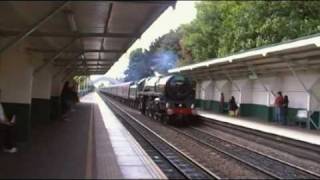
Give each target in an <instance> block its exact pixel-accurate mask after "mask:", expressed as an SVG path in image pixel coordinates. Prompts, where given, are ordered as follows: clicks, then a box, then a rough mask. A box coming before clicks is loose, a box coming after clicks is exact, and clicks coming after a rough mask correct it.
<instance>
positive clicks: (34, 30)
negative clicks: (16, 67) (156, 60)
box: [0, 0, 176, 74]
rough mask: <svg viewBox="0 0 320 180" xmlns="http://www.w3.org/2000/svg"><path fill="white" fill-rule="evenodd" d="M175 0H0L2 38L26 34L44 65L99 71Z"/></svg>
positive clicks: (106, 68) (68, 70) (69, 69)
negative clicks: (40, 55)
mask: <svg viewBox="0 0 320 180" xmlns="http://www.w3.org/2000/svg"><path fill="white" fill-rule="evenodd" d="M175 3H176V1H175V0H172V1H83V2H81V1H71V2H61V1H38V2H36V1H31V2H27V1H26V2H23V1H21V2H19V1H2V2H1V3H0V5H1V6H0V16H1V17H2V18H1V19H0V38H1V41H2V42H10V41H13V42H14V41H15V38H17V39H16V42H17V41H20V40H22V39H20V40H19V37H23V35H26V36H25V37H23V40H25V41H27V42H28V46H29V47H28V49H27V51H29V52H31V53H36V54H42V55H43V56H44V58H45V60H46V63H45V64H46V65H47V64H53V65H54V66H56V67H60V69H62V70H63V71H64V72H65V73H71V72H72V73H74V74H103V73H105V72H107V71H108V70H109V68H110V67H111V66H112V65H113V63H114V62H115V61H117V60H118V59H119V58H120V57H121V55H122V54H123V53H125V52H126V51H127V49H128V48H129V47H130V46H131V45H132V44H133V43H134V41H135V40H136V39H137V38H139V37H140V36H141V35H142V33H143V32H144V31H145V30H146V29H147V28H148V27H149V26H150V25H151V24H152V23H153V22H154V21H155V20H156V18H158V17H159V16H160V15H161V13H162V12H163V11H164V10H166V9H167V8H168V7H169V6H171V5H173V6H174V5H175ZM4 17H5V18H4ZM39 23H40V24H39ZM2 50H3V49H1V52H2ZM1 52H0V53H1ZM41 67H43V66H41Z"/></svg>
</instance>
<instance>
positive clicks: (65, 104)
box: [61, 81, 72, 120]
mask: <svg viewBox="0 0 320 180" xmlns="http://www.w3.org/2000/svg"><path fill="white" fill-rule="evenodd" d="M71 101H72V91H71V89H70V87H69V81H66V82H65V83H64V85H63V88H62V92H61V110H62V118H63V120H67V118H66V113H67V112H68V111H69V109H70V106H71Z"/></svg>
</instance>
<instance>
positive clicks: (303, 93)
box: [169, 34, 320, 129]
mask: <svg viewBox="0 0 320 180" xmlns="http://www.w3.org/2000/svg"><path fill="white" fill-rule="evenodd" d="M319 70H320V34H314V35H311V36H306V37H301V38H298V39H294V40H290V41H285V42H282V43H278V44H272V45H268V46H263V47H259V48H255V49H251V50H248V51H244V52H239V53H236V54H233V55H229V56H226V57H222V58H215V59H210V60H207V61H204V62H200V63H196V64H191V65H187V66H182V67H179V68H174V69H171V70H169V73H182V74H185V75H187V76H189V77H192V78H193V79H194V80H195V81H196V101H197V102H196V106H197V107H199V108H202V109H205V110H212V111H215V112H218V111H219V101H220V93H221V92H223V93H224V95H225V102H228V100H229V99H230V97H231V96H234V97H235V99H236V102H237V103H238V104H239V105H240V115H241V116H247V117H255V118H258V119H261V120H265V121H272V119H273V116H274V112H273V103H274V100H275V96H276V93H277V92H278V91H282V93H283V94H284V95H288V97H289V101H290V102H289V113H288V114H289V115H288V116H289V117H288V119H289V121H294V120H295V119H296V118H299V117H297V115H298V114H299V113H300V115H301V114H303V113H301V112H306V113H305V119H306V122H307V123H306V124H307V127H308V128H312V129H319V128H320V120H319V118H320V116H319V111H320V71H319Z"/></svg>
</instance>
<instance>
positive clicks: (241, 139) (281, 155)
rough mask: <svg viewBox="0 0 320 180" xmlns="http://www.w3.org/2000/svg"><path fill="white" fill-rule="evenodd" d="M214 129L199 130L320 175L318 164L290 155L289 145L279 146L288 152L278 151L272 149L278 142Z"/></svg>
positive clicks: (203, 127) (204, 128)
mask: <svg viewBox="0 0 320 180" xmlns="http://www.w3.org/2000/svg"><path fill="white" fill-rule="evenodd" d="M214 127H215V125H214V126H212V127H210V126H202V127H201V129H202V130H204V131H206V132H208V133H210V134H214V135H217V136H219V137H220V138H222V139H225V140H228V141H231V142H237V143H238V144H240V145H243V146H245V147H248V148H250V149H252V150H255V151H258V152H262V153H264V154H267V155H269V156H272V157H274V158H276V159H280V160H282V161H285V162H288V163H290V164H294V165H296V166H299V167H302V168H304V169H307V170H309V171H312V172H315V173H318V174H320V164H319V163H317V162H314V161H310V160H307V159H304V158H300V157H297V156H294V155H292V154H290V153H289V150H291V149H292V148H293V147H290V146H289V145H285V144H282V145H281V146H286V147H282V148H281V149H287V150H288V152H285V151H281V150H279V149H276V148H274V147H277V146H278V147H279V146H280V144H279V143H278V142H274V141H271V140H266V139H262V138H259V137H257V136H253V135H250V134H244V133H242V135H240V132H237V134H236V135H233V134H230V133H226V132H225V131H223V129H221V127H219V128H214ZM252 139H254V141H252Z"/></svg>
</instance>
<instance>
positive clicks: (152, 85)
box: [100, 74, 196, 123]
mask: <svg viewBox="0 0 320 180" xmlns="http://www.w3.org/2000/svg"><path fill="white" fill-rule="evenodd" d="M100 92H102V93H104V94H106V95H108V96H111V97H113V98H114V99H117V100H118V101H120V102H123V103H126V104H127V105H130V106H132V107H135V108H137V107H138V109H139V110H140V111H141V113H142V114H145V115H147V116H149V117H151V118H153V119H157V120H160V121H161V122H163V123H173V122H182V123H188V122H192V121H195V119H196V118H195V117H196V116H195V115H196V111H195V109H194V107H195V106H194V99H195V93H194V90H193V86H192V83H191V80H190V79H189V78H187V77H185V76H183V75H180V74H175V75H167V76H152V77H147V78H144V79H141V80H139V81H136V82H127V83H121V84H116V85H111V86H108V87H105V88H101V89H100Z"/></svg>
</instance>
